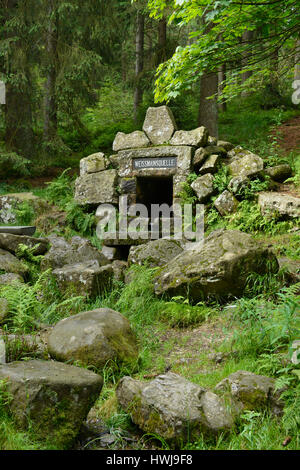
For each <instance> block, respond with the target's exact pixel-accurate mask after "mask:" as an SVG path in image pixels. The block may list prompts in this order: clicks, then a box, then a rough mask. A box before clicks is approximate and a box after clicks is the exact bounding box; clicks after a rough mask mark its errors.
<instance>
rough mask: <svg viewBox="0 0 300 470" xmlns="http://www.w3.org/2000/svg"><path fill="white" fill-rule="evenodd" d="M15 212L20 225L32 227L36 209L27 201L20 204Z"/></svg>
mask: <svg viewBox="0 0 300 470" xmlns="http://www.w3.org/2000/svg"><path fill="white" fill-rule="evenodd" d="M14 212H15V214H16V219H17V224H19V225H30V224H31V223H32V221H33V220H34V218H35V211H34V208H33V207H32V206H31V205H30V204H29V203H28V202H27V201H24V202H22V203H21V204H19V205H18V207H17V208H16V209H15V210H14Z"/></svg>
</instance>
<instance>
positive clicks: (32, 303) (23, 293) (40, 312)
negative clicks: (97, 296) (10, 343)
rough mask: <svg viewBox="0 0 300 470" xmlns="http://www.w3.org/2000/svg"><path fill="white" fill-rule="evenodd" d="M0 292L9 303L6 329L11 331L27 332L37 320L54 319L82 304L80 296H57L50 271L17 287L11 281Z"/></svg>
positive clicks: (51, 320)
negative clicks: (63, 298)
mask: <svg viewBox="0 0 300 470" xmlns="http://www.w3.org/2000/svg"><path fill="white" fill-rule="evenodd" d="M0 294H1V297H2V298H5V299H6V300H7V301H8V305H9V316H8V319H7V320H6V324H7V329H8V330H9V331H12V332H14V333H30V332H32V331H34V330H35V329H36V328H37V326H38V325H39V324H40V323H54V322H56V321H58V320H59V319H61V318H62V317H63V316H68V315H69V314H71V311H72V309H75V311H76V310H78V308H80V306H81V305H82V297H73V298H70V299H67V300H62V299H60V298H59V293H58V292H57V290H55V284H54V283H53V281H52V280H51V277H50V272H49V271H45V272H44V273H42V274H41V275H40V276H39V278H38V279H37V281H36V282H35V283H34V284H33V285H30V284H18V288H17V289H16V286H15V285H14V284H11V285H6V286H3V287H1V288H0Z"/></svg>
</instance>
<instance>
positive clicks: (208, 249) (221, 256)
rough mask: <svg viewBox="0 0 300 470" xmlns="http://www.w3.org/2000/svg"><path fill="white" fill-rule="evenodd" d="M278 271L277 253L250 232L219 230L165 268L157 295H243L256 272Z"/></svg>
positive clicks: (196, 298) (198, 297) (157, 282)
mask: <svg viewBox="0 0 300 470" xmlns="http://www.w3.org/2000/svg"><path fill="white" fill-rule="evenodd" d="M277 271H278V262H277V259H276V257H275V255H274V254H273V253H272V252H271V251H269V250H268V249H267V248H265V247H264V246H262V245H260V244H259V243H258V242H257V240H254V239H253V238H252V237H251V236H250V235H248V234H246V233H243V232H239V231H237V230H217V231H215V232H213V233H211V234H210V235H209V236H208V237H207V238H206V239H205V240H204V243H203V245H202V246H201V245H200V246H199V245H198V244H197V245H196V248H194V249H191V250H186V251H184V252H183V253H182V254H180V255H179V256H177V257H176V258H174V259H173V260H172V261H170V262H169V263H168V264H167V265H166V266H165V267H163V268H162V269H161V271H160V273H159V275H158V276H157V278H156V280H155V292H156V294H157V295H162V294H167V295H168V296H171V297H173V296H178V295H183V296H189V298H190V299H191V300H192V301H194V302H199V301H201V300H203V298H206V297H221V298H223V297H228V296H240V295H241V294H242V293H243V291H244V289H245V286H246V283H247V278H248V276H249V275H250V274H252V273H259V274H265V273H269V272H277Z"/></svg>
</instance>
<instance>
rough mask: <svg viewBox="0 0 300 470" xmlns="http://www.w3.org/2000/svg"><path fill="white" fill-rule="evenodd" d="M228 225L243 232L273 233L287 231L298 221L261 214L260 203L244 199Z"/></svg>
mask: <svg viewBox="0 0 300 470" xmlns="http://www.w3.org/2000/svg"><path fill="white" fill-rule="evenodd" d="M228 220H229V224H228V227H230V228H232V229H237V230H241V231H242V232H249V233H251V232H256V233H257V232H265V233H268V234H271V235H274V234H277V233H282V232H286V231H288V230H289V229H291V228H292V227H293V226H294V225H295V224H296V221H280V220H278V218H276V217H275V216H272V218H268V217H265V216H263V215H262V214H261V211H260V208H259V206H258V204H255V203H253V202H251V201H248V200H244V201H242V202H241V203H240V205H239V210H238V211H237V212H236V213H235V214H233V215H231V216H230V217H229V219H228Z"/></svg>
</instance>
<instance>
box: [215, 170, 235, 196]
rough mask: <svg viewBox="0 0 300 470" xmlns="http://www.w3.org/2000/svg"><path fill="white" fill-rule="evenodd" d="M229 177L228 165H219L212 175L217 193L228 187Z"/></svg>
mask: <svg viewBox="0 0 300 470" xmlns="http://www.w3.org/2000/svg"><path fill="white" fill-rule="evenodd" d="M231 178H232V176H231V175H230V173H229V169H228V166H226V165H221V166H220V168H219V170H218V172H217V173H216V174H215V175H214V182H213V185H214V189H215V190H216V191H218V192H219V193H222V192H223V191H225V189H227V188H228V185H229V182H230V180H231Z"/></svg>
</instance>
